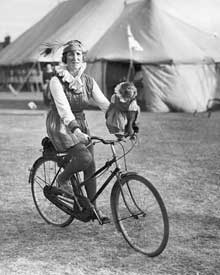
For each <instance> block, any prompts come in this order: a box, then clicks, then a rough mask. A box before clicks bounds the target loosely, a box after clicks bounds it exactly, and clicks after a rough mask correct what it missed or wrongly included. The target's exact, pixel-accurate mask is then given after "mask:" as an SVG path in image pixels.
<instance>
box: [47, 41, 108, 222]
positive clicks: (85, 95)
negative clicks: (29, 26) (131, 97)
mask: <svg viewBox="0 0 220 275" xmlns="http://www.w3.org/2000/svg"><path fill="white" fill-rule="evenodd" d="M50 52H51V50H50V49H49V48H47V49H45V50H44V54H48V53H50ZM85 54H86V51H85V49H84V47H83V44H82V43H81V42H80V41H78V40H72V41H69V42H67V43H65V44H64V45H63V53H62V62H63V63H64V65H65V66H63V67H62V66H58V67H56V69H55V75H54V76H53V77H52V78H51V80H50V92H51V95H52V102H51V108H50V111H49V112H48V115H47V119H46V128H47V133H48V136H49V138H50V139H51V141H52V143H53V144H54V146H55V148H56V150H57V151H58V152H63V151H67V152H68V155H69V158H70V161H69V162H68V164H67V165H66V167H65V169H64V171H63V172H62V173H61V174H60V175H59V176H58V179H57V183H58V186H59V187H60V188H61V189H62V188H63V189H64V190H65V188H67V187H68V180H69V179H70V177H71V176H72V175H73V173H75V172H79V171H83V172H84V178H88V177H89V176H90V175H91V174H93V173H94V172H95V162H94V153H93V146H89V147H88V148H87V147H86V144H88V141H89V137H90V132H89V129H88V124H87V121H86V118H85V113H84V110H85V109H86V108H87V107H88V104H89V100H90V99H91V98H92V99H93V101H94V102H95V103H96V104H97V106H98V107H99V108H100V109H101V110H102V111H104V112H106V111H107V109H108V107H109V101H108V99H107V98H106V97H105V96H104V94H103V93H102V91H101V90H100V88H99V86H98V84H97V83H96V81H95V80H94V79H93V78H92V77H90V76H88V75H87V74H85V73H84V71H85V69H86V63H85ZM86 192H87V196H88V198H89V199H90V200H91V199H92V198H93V197H94V195H95V193H96V180H95V179H94V178H93V179H91V180H90V183H89V184H88V185H87V187H86ZM95 207H96V205H95ZM101 217H102V219H103V222H104V223H105V222H107V220H108V218H107V217H105V216H102V215H101ZM95 218H96V217H94V219H95Z"/></svg>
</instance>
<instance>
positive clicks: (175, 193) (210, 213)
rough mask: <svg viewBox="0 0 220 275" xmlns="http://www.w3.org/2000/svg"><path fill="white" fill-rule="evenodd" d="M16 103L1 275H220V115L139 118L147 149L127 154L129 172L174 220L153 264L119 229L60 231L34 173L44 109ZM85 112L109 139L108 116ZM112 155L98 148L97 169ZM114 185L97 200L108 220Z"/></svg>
mask: <svg viewBox="0 0 220 275" xmlns="http://www.w3.org/2000/svg"><path fill="white" fill-rule="evenodd" d="M0 98H1V94H0ZM1 99H2V100H1V103H2V102H3V98H1ZM29 99H30V100H31V99H33V98H28V100H29ZM34 99H35V98H34ZM16 102H17V100H16ZM11 104H12V103H10V104H9V105H10V108H11V107H12V106H11ZM14 104H15V103H14ZM17 104H18V105H19V107H17V109H19V110H17V109H16V110H15V109H13V110H11V109H10V110H9V109H8V108H6V107H7V106H6V102H4V104H3V105H4V106H2V105H1V104H0V107H1V109H0V120H1V123H0V150H1V158H0V223H1V226H0V243H1V251H0V275H11V274H13V275H14V274H16V275H17V274H21V275H25V274H28V275H29V274H35V275H38V274H40V275H41V274H53V275H60V274H71V275H75V274H76V275H85V274H86V275H87V274H89V275H113V274H114V275H116V274H117V275H125V274H128V275H146V274H147V275H148V274H149V275H160V274H161V275H167V274H169V275H176V274H178V275H179V274H187V275H217V274H219V270H220V262H219V258H220V170H219V155H220V140H219V137H220V124H219V120H220V113H219V112H215V113H213V114H212V115H211V117H210V118H208V117H207V114H205V113H204V114H197V115H196V116H193V115H192V114H184V113H168V114H161V113H158V114H156V113H147V112H144V113H141V119H140V123H141V127H140V129H141V130H140V134H139V144H138V146H137V147H136V148H135V149H134V150H133V151H132V153H130V155H129V156H128V160H129V168H130V169H131V170H133V171H136V172H138V173H140V174H141V175H143V176H146V177H147V178H148V179H149V180H150V181H151V182H152V183H153V184H154V186H155V187H156V188H157V189H158V191H159V192H160V194H161V196H162V198H163V200H164V202H165V205H166V207H167V210H168V215H169V221H170V237H169V242H168V246H167V248H166V250H165V251H164V252H163V253H162V254H161V255H160V256H158V257H155V258H147V257H145V256H143V255H141V254H139V253H137V252H135V251H133V250H132V249H131V248H129V247H128V245H127V244H126V242H125V241H124V240H123V238H122V237H121V236H120V235H118V234H117V233H116V230H115V228H114V225H113V223H111V224H110V225H104V226H99V225H98V224H97V223H92V222H91V223H86V224H84V223H82V222H79V221H74V222H73V223H72V224H71V225H69V226H68V227H66V228H57V227H53V226H49V225H48V224H46V223H45V222H44V221H43V220H42V219H41V217H40V216H39V215H38V213H37V211H36V209H35V207H34V204H33V200H32V197H31V190H30V184H29V183H28V175H29V170H28V169H29V168H30V167H31V165H32V163H33V162H34V160H35V159H36V158H37V157H39V156H40V154H41V152H40V148H41V146H40V142H41V139H42V138H43V137H44V136H45V134H46V131H45V112H46V110H44V108H41V107H39V109H38V111H36V110H35V111H32V110H28V108H26V107H25V108H26V110H25V111H23V109H24V106H26V103H25V104H24V101H23V103H21V102H20V103H17ZM18 105H16V104H15V105H14V106H18ZM21 105H22V106H23V107H21ZM38 106H40V105H39V104H38ZM86 113H87V118H88V121H89V124H90V128H91V129H92V133H93V134H95V135H103V136H108V133H107V131H106V128H105V127H104V123H103V122H104V115H103V114H102V113H101V112H100V111H94V110H89V111H87V112H86ZM107 156H108V153H107V151H106V150H105V149H103V148H97V150H96V159H97V165H99V164H101V163H102V162H103V161H104V160H105V158H106V157H107ZM111 187H112V186H110V187H109V188H108V189H107V191H106V192H105V194H104V195H103V196H102V197H101V199H100V201H99V205H100V207H102V209H103V210H105V212H107V213H109V214H110V205H109V194H110V190H111Z"/></svg>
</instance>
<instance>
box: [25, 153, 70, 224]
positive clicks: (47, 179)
mask: <svg viewBox="0 0 220 275" xmlns="http://www.w3.org/2000/svg"><path fill="white" fill-rule="evenodd" d="M59 170H60V171H59ZM61 171H62V169H60V167H59V166H58V164H57V161H56V160H55V159H53V158H50V159H49V158H47V159H45V158H44V157H41V158H39V159H38V160H37V161H36V162H35V164H34V166H33V168H32V172H31V177H30V183H31V192H32V196H33V200H34V204H35V206H36V208H37V211H38V212H39V214H40V215H41V217H42V218H43V219H44V220H45V221H46V222H47V223H49V224H52V225H56V226H60V227H64V226H67V225H69V224H70V223H71V222H72V221H73V219H74V217H73V216H71V215H68V214H67V213H65V212H64V211H62V210H61V209H60V208H58V207H57V206H56V205H54V204H53V203H52V202H50V201H49V200H48V199H47V198H46V197H45V195H44V192H43V189H44V186H45V185H47V186H50V185H52V184H53V186H56V185H57V184H56V181H55V178H56V176H57V174H58V172H59V173H60V172H61ZM53 181H54V183H53Z"/></svg>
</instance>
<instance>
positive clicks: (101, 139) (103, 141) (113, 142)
mask: <svg viewBox="0 0 220 275" xmlns="http://www.w3.org/2000/svg"><path fill="white" fill-rule="evenodd" d="M126 138H130V140H132V139H134V140H135V139H136V136H133V137H129V136H128V137H123V139H119V138H118V139H104V138H101V137H98V136H91V141H92V140H97V141H100V142H102V143H103V144H115V143H119V142H122V141H124V142H125V139H126Z"/></svg>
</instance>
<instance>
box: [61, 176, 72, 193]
mask: <svg viewBox="0 0 220 275" xmlns="http://www.w3.org/2000/svg"><path fill="white" fill-rule="evenodd" d="M57 187H58V188H59V189H61V190H62V191H64V192H67V193H73V190H72V186H71V185H70V183H69V181H68V180H67V181H60V180H59V176H58V177H57Z"/></svg>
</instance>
